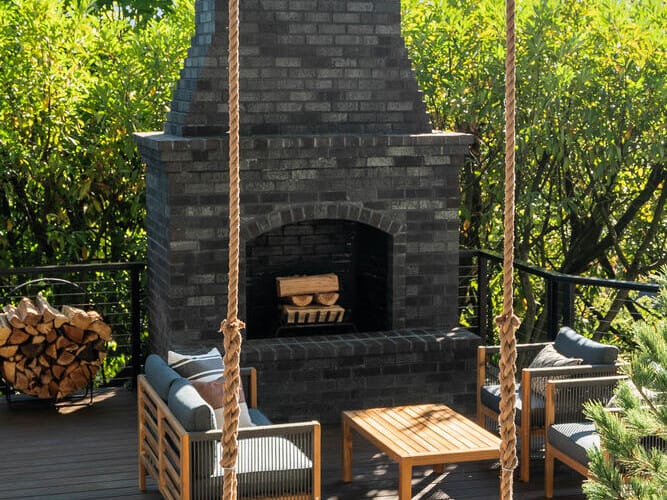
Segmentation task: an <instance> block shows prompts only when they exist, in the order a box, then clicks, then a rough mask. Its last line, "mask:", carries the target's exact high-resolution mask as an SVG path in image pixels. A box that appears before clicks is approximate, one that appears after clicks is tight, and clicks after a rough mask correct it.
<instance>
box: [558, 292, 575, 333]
mask: <svg viewBox="0 0 667 500" xmlns="http://www.w3.org/2000/svg"><path fill="white" fill-rule="evenodd" d="M575 288H576V285H575V284H574V283H562V284H561V289H562V291H563V300H562V302H561V308H562V311H563V325H566V326H569V327H572V328H574V294H575Z"/></svg>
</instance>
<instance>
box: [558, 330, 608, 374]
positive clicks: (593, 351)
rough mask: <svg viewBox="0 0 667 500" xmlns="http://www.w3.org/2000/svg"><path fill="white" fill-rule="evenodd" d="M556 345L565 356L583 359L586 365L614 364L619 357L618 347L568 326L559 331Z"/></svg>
mask: <svg viewBox="0 0 667 500" xmlns="http://www.w3.org/2000/svg"><path fill="white" fill-rule="evenodd" d="M554 347H555V348H556V350H557V351H558V352H560V353H561V354H562V355H563V356H567V357H569V358H581V359H583V360H584V362H583V364H586V365H612V364H614V363H615V362H616V359H617V358H618V347H616V346H613V345H606V344H601V343H599V342H595V341H594V340H591V339H588V338H586V337H584V336H583V335H579V334H578V333H577V332H575V331H574V330H573V329H572V328H569V327H567V326H564V327H562V328H561V329H560V330H559V331H558V335H556V341H555V342H554Z"/></svg>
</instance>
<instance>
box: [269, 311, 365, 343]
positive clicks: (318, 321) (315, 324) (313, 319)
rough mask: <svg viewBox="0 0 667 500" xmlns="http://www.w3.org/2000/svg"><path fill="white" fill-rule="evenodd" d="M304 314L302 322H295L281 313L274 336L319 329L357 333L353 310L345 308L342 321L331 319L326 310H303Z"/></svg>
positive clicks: (297, 333)
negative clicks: (352, 319)
mask: <svg viewBox="0 0 667 500" xmlns="http://www.w3.org/2000/svg"><path fill="white" fill-rule="evenodd" d="M301 314H303V315H304V317H303V318H301V319H302V321H301V322H299V323H294V322H290V321H288V317H287V314H285V313H282V314H281V315H280V324H279V326H278V327H277V328H276V330H275V332H274V337H280V336H283V335H284V334H285V333H287V332H291V333H294V334H296V335H299V334H302V333H305V332H308V331H311V330H317V329H330V330H331V331H336V332H339V333H357V327H356V325H355V324H354V323H353V322H352V321H351V316H352V311H351V310H350V309H345V312H344V313H343V318H342V321H329V317H328V315H327V313H326V312H325V311H322V310H318V311H315V312H313V313H312V316H310V314H311V313H308V312H305V311H304V312H302V313H301Z"/></svg>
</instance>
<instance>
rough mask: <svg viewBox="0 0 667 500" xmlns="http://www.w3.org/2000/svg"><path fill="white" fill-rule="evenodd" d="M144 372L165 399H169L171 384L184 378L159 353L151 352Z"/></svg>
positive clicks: (159, 394)
mask: <svg viewBox="0 0 667 500" xmlns="http://www.w3.org/2000/svg"><path fill="white" fill-rule="evenodd" d="M144 373H145V375H146V379H148V383H150V384H151V386H152V387H153V389H155V392H157V394H158V396H160V397H161V398H162V400H163V401H167V398H168V397H169V389H170V388H171V384H173V383H174V381H176V380H178V379H180V378H182V377H181V376H180V375H179V374H178V373H176V372H175V371H174V370H173V368H170V367H169V365H167V362H166V361H165V360H164V359H162V358H161V357H160V356H158V355H157V354H151V355H149V356H148V357H147V358H146V363H145V364H144Z"/></svg>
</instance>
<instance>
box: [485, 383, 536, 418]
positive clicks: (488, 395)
mask: <svg viewBox="0 0 667 500" xmlns="http://www.w3.org/2000/svg"><path fill="white" fill-rule="evenodd" d="M515 394H516V414H515V417H514V419H515V421H516V423H517V424H518V423H520V422H521V407H522V403H521V385H520V384H517V386H516V393H515ZM481 399H482V404H483V405H484V406H486V407H487V408H489V409H491V410H493V411H495V412H496V413H500V386H499V385H485V386H484V387H482V391H481ZM545 405H546V403H545V400H544V398H543V397H541V396H539V395H537V394H535V393H531V395H530V413H531V425H533V426H541V425H544V408H545Z"/></svg>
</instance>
